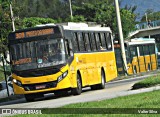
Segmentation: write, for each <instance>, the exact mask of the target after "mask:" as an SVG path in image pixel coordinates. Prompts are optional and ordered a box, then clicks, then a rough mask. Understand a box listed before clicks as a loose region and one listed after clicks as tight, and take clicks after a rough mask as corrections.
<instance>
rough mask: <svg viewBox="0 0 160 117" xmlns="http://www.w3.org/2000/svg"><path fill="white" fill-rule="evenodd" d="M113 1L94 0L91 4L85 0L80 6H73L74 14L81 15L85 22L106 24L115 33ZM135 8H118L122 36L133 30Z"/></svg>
mask: <svg viewBox="0 0 160 117" xmlns="http://www.w3.org/2000/svg"><path fill="white" fill-rule="evenodd" d="M94 1H96V0H94ZM113 3H114V1H113V0H102V1H96V2H94V3H93V4H91V3H89V2H88V3H87V2H86V3H84V4H83V6H81V7H79V6H73V10H74V15H78V14H79V15H81V16H83V17H84V18H85V21H87V22H88V21H90V22H97V23H98V24H103V25H105V26H108V27H110V28H111V29H112V30H113V33H115V34H117V33H118V29H117V21H116V13H115V7H114V5H113ZM135 9H136V7H130V8H124V9H121V10H120V12H121V20H122V27H123V33H124V37H127V35H128V33H129V32H130V31H132V30H134V26H135V18H136V15H135V14H134V13H133V12H134V11H135Z"/></svg>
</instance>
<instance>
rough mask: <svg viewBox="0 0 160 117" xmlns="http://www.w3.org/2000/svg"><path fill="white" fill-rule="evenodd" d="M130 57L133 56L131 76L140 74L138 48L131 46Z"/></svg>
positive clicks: (130, 69)
mask: <svg viewBox="0 0 160 117" xmlns="http://www.w3.org/2000/svg"><path fill="white" fill-rule="evenodd" d="M129 49H130V55H131V63H130V64H131V66H132V67H130V68H129V71H130V72H129V74H132V73H138V72H139V71H140V68H139V60H138V51H137V46H130V48H129Z"/></svg>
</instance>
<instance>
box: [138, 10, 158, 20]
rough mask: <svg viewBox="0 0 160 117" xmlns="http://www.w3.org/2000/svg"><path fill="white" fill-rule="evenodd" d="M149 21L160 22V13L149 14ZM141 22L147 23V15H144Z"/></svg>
mask: <svg viewBox="0 0 160 117" xmlns="http://www.w3.org/2000/svg"><path fill="white" fill-rule="evenodd" d="M146 14H147V19H149V20H151V21H156V20H160V12H150V13H149V12H147V13H146ZM141 22H146V15H144V16H143V17H142V19H141Z"/></svg>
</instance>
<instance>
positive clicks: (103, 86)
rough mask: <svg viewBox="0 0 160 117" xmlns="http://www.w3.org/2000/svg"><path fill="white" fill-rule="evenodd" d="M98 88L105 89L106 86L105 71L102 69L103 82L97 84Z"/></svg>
mask: <svg viewBox="0 0 160 117" xmlns="http://www.w3.org/2000/svg"><path fill="white" fill-rule="evenodd" d="M97 88H98V89H104V88H105V74H104V71H101V83H100V84H98V85H97Z"/></svg>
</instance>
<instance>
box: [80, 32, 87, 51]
mask: <svg viewBox="0 0 160 117" xmlns="http://www.w3.org/2000/svg"><path fill="white" fill-rule="evenodd" d="M78 43H79V47H80V51H81V52H83V51H85V46H84V45H85V43H84V40H83V36H82V33H81V32H80V33H78Z"/></svg>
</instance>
